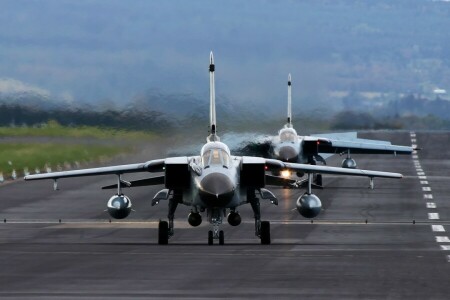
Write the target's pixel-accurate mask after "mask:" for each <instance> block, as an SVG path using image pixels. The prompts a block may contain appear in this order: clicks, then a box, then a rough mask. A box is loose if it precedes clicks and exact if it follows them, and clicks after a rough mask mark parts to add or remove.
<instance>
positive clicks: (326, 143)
mask: <svg viewBox="0 0 450 300" xmlns="http://www.w3.org/2000/svg"><path fill="white" fill-rule="evenodd" d="M287 84H288V103H287V123H286V124H285V125H284V127H283V128H282V129H281V130H280V131H279V132H278V135H277V136H271V137H268V138H267V137H265V138H263V140H261V141H256V142H254V141H252V142H250V143H248V142H244V143H243V147H241V148H240V149H237V151H238V152H240V153H244V154H246V155H260V156H263V157H268V158H274V159H278V160H281V161H284V162H296V163H304V164H312V165H315V164H317V163H322V164H324V165H326V160H325V159H326V158H328V157H330V156H332V155H333V154H340V155H346V158H345V159H344V160H343V161H342V164H341V167H342V168H348V169H356V168H357V164H356V161H355V160H354V159H353V158H352V157H351V153H354V154H395V155H396V154H411V153H412V152H413V150H415V149H414V148H412V147H409V146H398V145H392V144H391V143H390V142H388V141H379V140H368V139H359V138H357V133H356V132H344V133H327V134H316V135H313V136H299V135H298V134H297V131H295V129H294V127H293V125H292V80H291V74H289V75H288V83H287ZM282 175H284V177H289V176H290V174H289V172H285V174H282ZM297 175H298V176H299V177H302V176H303V175H304V174H303V173H302V172H299V173H298V174H297ZM315 182H316V183H317V184H318V185H322V177H321V176H320V175H318V176H317V177H316V179H315Z"/></svg>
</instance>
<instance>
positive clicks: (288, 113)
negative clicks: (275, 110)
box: [287, 74, 292, 127]
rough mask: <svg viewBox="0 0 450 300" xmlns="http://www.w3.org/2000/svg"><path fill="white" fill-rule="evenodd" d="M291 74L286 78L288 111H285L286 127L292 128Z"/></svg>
mask: <svg viewBox="0 0 450 300" xmlns="http://www.w3.org/2000/svg"><path fill="white" fill-rule="evenodd" d="M291 88H292V87H291V74H289V76H288V109H287V126H288V127H292V94H291Z"/></svg>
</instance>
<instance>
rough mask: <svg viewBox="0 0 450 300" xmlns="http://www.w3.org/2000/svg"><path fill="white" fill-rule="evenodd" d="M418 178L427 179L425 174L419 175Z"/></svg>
mask: <svg viewBox="0 0 450 300" xmlns="http://www.w3.org/2000/svg"><path fill="white" fill-rule="evenodd" d="M419 179H427V176H419Z"/></svg>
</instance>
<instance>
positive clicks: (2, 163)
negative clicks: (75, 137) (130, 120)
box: [0, 143, 131, 176]
mask: <svg viewBox="0 0 450 300" xmlns="http://www.w3.org/2000/svg"><path fill="white" fill-rule="evenodd" d="M130 150H131V149H130V147H119V146H112V145H111V146H110V145H107V146H105V145H77V144H56V143H45V144H36V143H33V144H26V143H15V144H0V172H3V175H4V176H9V175H10V174H11V173H12V170H13V169H15V170H16V172H18V175H20V176H21V175H23V169H24V168H29V171H30V172H33V173H34V169H35V168H38V169H40V170H41V171H42V170H44V166H45V164H48V165H49V166H50V167H51V168H52V171H56V166H57V165H61V166H63V164H64V163H65V162H68V163H71V164H73V163H74V162H76V161H77V162H80V163H82V162H89V161H98V160H101V159H106V158H108V157H112V156H114V155H117V154H120V153H123V152H126V151H130ZM9 162H11V164H10V163H9Z"/></svg>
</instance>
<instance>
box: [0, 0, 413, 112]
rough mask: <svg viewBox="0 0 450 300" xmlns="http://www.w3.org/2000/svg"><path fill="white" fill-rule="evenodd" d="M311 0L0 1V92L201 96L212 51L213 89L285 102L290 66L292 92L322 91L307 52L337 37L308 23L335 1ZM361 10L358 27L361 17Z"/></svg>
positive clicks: (323, 72) (323, 81)
mask: <svg viewBox="0 0 450 300" xmlns="http://www.w3.org/2000/svg"><path fill="white" fill-rule="evenodd" d="M416 1H417V0H416ZM342 2H345V1H344V0H340V1H336V2H335V1H330V2H329V3H332V4H333V5H334V4H335V3H342ZM347 2H354V1H347ZM308 3H309V4H310V5H308ZM322 3H325V4H327V3H328V2H327V1H325V0H324V1H322ZM314 5H315V1H314V0H304V1H295V0H292V1H289V0H286V1H269V0H268V1H264V0H260V1H257V0H248V1H242V0H227V1H214V0H190V1H186V0H178V1H175V0H168V1H166V0H154V1H150V0H132V1H123V0H90V1H83V0H45V1H32V0H2V1H1V2H0V92H5V91H7V92H8V91H21V90H26V89H31V90H33V91H36V92H40V93H43V94H45V95H50V96H51V97H55V98H60V99H68V100H70V99H73V100H81V101H98V100H105V99H112V100H114V101H118V102H121V103H123V102H126V101H129V100H130V99H132V98H133V97H134V96H135V95H137V94H139V93H142V92H144V91H146V90H150V89H157V90H159V91H161V92H162V93H179V92H182V93H193V94H196V95H207V94H208V57H209V52H210V51H211V50H213V51H214V55H215V59H216V80H217V87H216V91H217V94H218V95H223V96H226V97H227V98H229V99H232V100H235V101H246V100H251V101H259V100H261V101H274V100H279V101H285V99H286V80H287V76H288V73H289V72H291V73H292V77H293V88H294V91H293V93H294V95H296V93H297V95H298V94H300V93H302V94H304V93H305V92H306V93H310V94H311V93H314V92H315V91H321V90H326V86H327V83H328V81H329V80H330V77H329V76H328V75H329V74H331V73H332V70H330V69H325V68H324V69H322V68H321V67H320V61H321V60H323V57H315V53H316V52H317V53H318V52H319V51H318V50H321V53H324V49H325V51H327V49H330V50H329V51H330V53H331V51H333V49H336V48H337V47H339V44H340V43H342V41H332V40H324V39H322V38H321V35H320V33H317V34H316V33H315V32H314V30H315V28H316V27H315V25H314V24H317V22H321V26H322V27H321V28H329V30H330V31H332V30H333V26H334V25H333V21H332V18H333V17H334V16H335V15H336V13H335V10H333V9H336V7H334V8H333V9H330V10H329V12H328V11H326V10H327V6H326V5H325V6H324V5H322V7H320V9H322V10H323V11H324V13H323V14H322V15H321V17H320V18H318V17H317V15H315V14H314V10H316V11H317V10H318V8H317V7H314ZM341 11H342V9H341ZM340 16H341V15H340ZM356 18H357V16H356ZM361 19H362V20H357V21H358V22H362V25H363V28H365V27H364V26H366V27H367V24H366V22H370V20H369V21H367V20H364V19H363V18H361ZM300 20H301V22H299V21H300ZM356 25H358V24H356ZM359 25H361V24H359ZM359 25H358V26H359ZM369 29H370V28H369ZM305 34H308V36H309V37H310V38H309V39H305V38H304V36H305ZM311 36H313V37H316V38H311ZM350 42H351V40H350ZM347 44H348V43H347ZM331 55H332V53H331V54H330V56H331ZM310 62H311V63H313V64H310ZM312 66H314V67H312Z"/></svg>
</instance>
